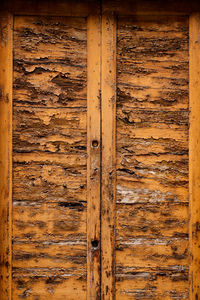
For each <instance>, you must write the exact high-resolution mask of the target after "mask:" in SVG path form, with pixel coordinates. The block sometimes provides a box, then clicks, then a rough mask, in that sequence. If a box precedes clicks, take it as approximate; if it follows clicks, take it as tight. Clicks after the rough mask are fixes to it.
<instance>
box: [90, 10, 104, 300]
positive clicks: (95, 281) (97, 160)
mask: <svg viewBox="0 0 200 300" xmlns="http://www.w3.org/2000/svg"><path fill="white" fill-rule="evenodd" d="M87 28H88V35H87V37H88V42H87V45H88V47H87V51H88V53H87V55H88V69H87V74H88V76H87V78H88V84H87V155H88V156H87V299H88V300H91V299H96V300H97V299H101V228H100V207H101V190H100V188H101V19H100V15H90V16H89V17H88V24H87Z"/></svg>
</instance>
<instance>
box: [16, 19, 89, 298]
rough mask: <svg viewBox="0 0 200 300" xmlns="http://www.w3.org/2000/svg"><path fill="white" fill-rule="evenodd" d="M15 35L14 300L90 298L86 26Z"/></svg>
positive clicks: (59, 23) (28, 27)
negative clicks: (87, 214) (87, 226)
mask: <svg viewBox="0 0 200 300" xmlns="http://www.w3.org/2000/svg"><path fill="white" fill-rule="evenodd" d="M14 30H15V31H14V111H13V112H14V116H13V162H14V163H13V176H14V180H13V282H14V284H13V299H33V300H42V299H47V298H48V297H50V299H71V300H72V299H78V298H80V299H85V298H86V105H87V104H86V20H85V19H80V18H53V17H16V18H15V25H14Z"/></svg>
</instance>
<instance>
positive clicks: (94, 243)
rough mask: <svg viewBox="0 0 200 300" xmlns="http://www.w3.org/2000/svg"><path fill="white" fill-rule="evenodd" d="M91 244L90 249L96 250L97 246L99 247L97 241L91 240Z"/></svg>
mask: <svg viewBox="0 0 200 300" xmlns="http://www.w3.org/2000/svg"><path fill="white" fill-rule="evenodd" d="M91 244H92V247H93V248H95V249H97V248H98V246H99V241H97V240H93V241H92V242H91Z"/></svg>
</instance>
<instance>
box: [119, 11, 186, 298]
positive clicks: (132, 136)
mask: <svg viewBox="0 0 200 300" xmlns="http://www.w3.org/2000/svg"><path fill="white" fill-rule="evenodd" d="M188 27H189V26H188V20H187V18H180V17H173V18H169V17H168V18H167V19H166V17H157V18H156V19H154V17H152V16H151V17H149V18H141V20H140V19H139V18H137V17H136V18H126V17H119V18H118V35H117V113H116V118H117V142H116V144H117V166H116V168H117V195H116V202H117V206H116V275H115V276H116V299H117V300H118V299H120V300H121V299H173V298H177V299H178V298H179V299H188V298H189V293H188V290H189V282H188V266H189V265H188V264H189V261H188V246H189V244H188V221H189V213H188V204H189V197H188V135H189V132H188V125H189V121H188V115H189V108H188V105H189V103H188V102H189V101H188V79H189V78H188V73H189V72H188V71H189V65H188V60H189V57H188V48H189V43H188V42H189V39H188V30H189V28H188Z"/></svg>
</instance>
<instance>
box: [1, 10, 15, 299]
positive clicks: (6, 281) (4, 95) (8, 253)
mask: <svg viewBox="0 0 200 300" xmlns="http://www.w3.org/2000/svg"><path fill="white" fill-rule="evenodd" d="M12 46H13V17H12V16H11V15H9V14H8V13H5V14H4V16H0V145H1V146H0V220H1V223H0V299H7V300H11V278H12V266H11V263H12V249H11V248H12V238H11V234H12V219H11V216H12V68H13V53H12Z"/></svg>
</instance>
